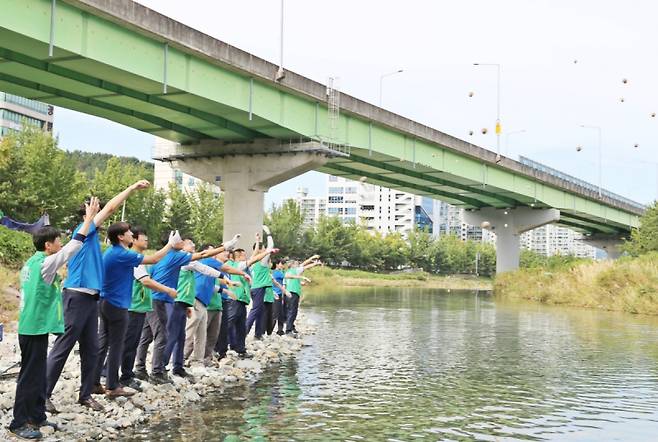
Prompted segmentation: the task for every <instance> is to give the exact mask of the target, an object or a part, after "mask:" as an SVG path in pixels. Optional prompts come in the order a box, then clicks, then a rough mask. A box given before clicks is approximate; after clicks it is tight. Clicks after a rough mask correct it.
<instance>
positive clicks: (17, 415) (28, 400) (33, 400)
mask: <svg viewBox="0 0 658 442" xmlns="http://www.w3.org/2000/svg"><path fill="white" fill-rule="evenodd" d="M18 345H20V347H21V371H20V373H19V374H18V381H17V382H16V399H15V400H14V419H13V420H12V421H11V423H10V424H9V429H10V430H14V429H16V428H20V427H22V426H23V425H25V424H26V423H28V422H29V423H31V424H35V425H37V424H40V423H41V422H43V421H45V420H46V358H47V355H48V334H45V335H33V336H32V335H18Z"/></svg>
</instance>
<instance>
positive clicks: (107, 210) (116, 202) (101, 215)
mask: <svg viewBox="0 0 658 442" xmlns="http://www.w3.org/2000/svg"><path fill="white" fill-rule="evenodd" d="M150 185H151V183H149V182H148V181H147V180H140V181H137V182H136V183H135V184H133V185H131V186H129V187H127V188H126V190H124V191H123V192H121V193H120V194H118V195H117V196H115V197H114V198H112V199H111V200H109V201H108V202H107V204H105V207H103V210H101V211H100V212H98V214H97V215H96V216H95V217H94V224H96V227H98V226H100V225H101V224H103V223H104V222H105V220H106V219H108V218H109V217H110V216H112V214H113V213H114V212H116V210H117V209H118V208H119V207H121V204H123V202H124V201H125V200H127V199H128V197H129V196H130V194H131V193H133V192H134V191H135V190H140V189H147V188H148V187H149V186H150Z"/></svg>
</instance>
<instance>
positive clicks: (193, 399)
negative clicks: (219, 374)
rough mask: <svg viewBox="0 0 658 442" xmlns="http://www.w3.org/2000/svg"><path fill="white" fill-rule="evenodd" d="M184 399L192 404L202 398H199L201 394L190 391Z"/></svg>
mask: <svg viewBox="0 0 658 442" xmlns="http://www.w3.org/2000/svg"><path fill="white" fill-rule="evenodd" d="M183 397H184V398H185V399H186V400H188V401H190V402H196V401H198V400H200V399H201V396H199V394H198V393H197V392H196V391H194V390H190V391H188V392H187V393H185V395H184V396H183Z"/></svg>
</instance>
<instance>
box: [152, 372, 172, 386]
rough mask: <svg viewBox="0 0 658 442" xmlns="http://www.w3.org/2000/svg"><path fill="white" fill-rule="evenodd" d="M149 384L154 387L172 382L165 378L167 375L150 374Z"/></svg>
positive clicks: (167, 377)
mask: <svg viewBox="0 0 658 442" xmlns="http://www.w3.org/2000/svg"><path fill="white" fill-rule="evenodd" d="M149 382H150V383H152V384H155V385H162V384H173V383H174V382H173V381H172V380H171V379H170V378H169V376H167V373H151V377H150V379H149Z"/></svg>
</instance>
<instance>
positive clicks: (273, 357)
mask: <svg viewBox="0 0 658 442" xmlns="http://www.w3.org/2000/svg"><path fill="white" fill-rule="evenodd" d="M297 324H298V328H299V330H300V337H299V338H297V339H296V338H292V337H288V336H277V335H272V336H265V338H264V339H263V340H262V341H256V340H254V339H253V337H251V336H250V337H249V338H248V339H247V351H248V352H249V353H252V354H253V355H254V357H253V359H244V360H242V359H239V358H238V357H237V355H236V354H235V353H234V352H232V351H229V354H228V357H227V358H224V359H222V360H221V361H219V362H216V363H215V365H214V366H212V367H192V368H188V369H187V370H188V372H189V373H191V374H192V376H193V378H194V379H193V380H192V381H191V382H190V381H189V380H187V379H183V378H180V377H176V376H173V377H172V379H173V381H174V383H173V384H165V385H151V384H149V383H147V382H142V387H143V388H142V389H143V391H142V392H138V393H137V394H135V395H134V396H132V397H130V398H118V399H115V400H108V399H106V398H105V397H103V396H94V397H95V398H96V399H97V400H98V401H99V402H100V403H101V404H103V405H104V406H105V411H103V412H95V411H92V410H90V409H88V408H86V407H83V406H81V405H78V404H77V402H76V401H77V398H78V391H77V390H78V388H79V385H80V362H79V358H78V356H77V355H75V354H72V355H71V356H70V357H69V360H68V362H67V364H66V367H65V369H64V373H63V374H62V377H61V378H60V381H59V383H58V384H57V387H56V388H55V391H54V392H53V397H52V401H53V403H54V405H55V406H56V407H57V408H58V411H59V413H58V414H55V415H52V416H51V415H49V417H48V420H49V421H51V422H54V423H56V424H57V425H58V427H59V429H58V431H53V430H52V429H51V428H50V427H43V428H41V432H42V433H43V434H44V439H43V440H45V441H63V440H66V441H70V440H75V441H92V440H101V441H110V440H116V439H119V434H120V432H121V430H122V429H124V428H128V427H132V426H134V425H138V424H142V423H145V422H147V421H148V420H150V419H152V418H153V417H156V416H158V415H159V414H163V413H167V412H168V411H170V410H173V409H177V408H180V407H182V406H184V405H185V404H190V403H195V402H199V401H202V400H203V398H204V397H205V396H207V395H209V394H218V393H221V391H223V389H224V388H225V387H228V386H234V385H239V384H241V383H243V384H244V383H251V382H255V381H256V380H257V379H258V377H259V374H260V373H261V372H262V370H263V369H264V368H265V367H267V366H268V365H270V364H273V363H277V362H280V361H281V360H283V359H285V358H289V357H293V356H294V355H295V354H296V353H297V352H298V351H299V350H300V349H301V348H302V347H303V346H304V336H305V335H306V336H307V335H310V334H313V333H314V328H313V327H312V326H311V325H310V324H309V322H308V321H306V320H305V318H304V316H303V314H302V315H300V317H299V319H298V320H297ZM19 359H20V349H19V348H18V342H17V336H16V333H15V332H14V331H8V332H7V331H6V332H5V339H4V341H3V342H1V343H0V373H2V372H3V371H4V370H5V369H6V368H8V367H9V366H11V365H13V364H14V363H15V362H17V361H18V360H19ZM149 360H150V357H149ZM12 372H17V368H15V369H14V370H12ZM15 388H16V378H15V377H3V378H0V426H2V429H0V439H2V440H14V439H13V438H12V435H11V433H9V432H8V431H7V430H6V427H7V426H8V425H9V422H10V421H11V418H12V406H13V403H14V392H15Z"/></svg>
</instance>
